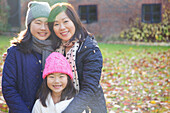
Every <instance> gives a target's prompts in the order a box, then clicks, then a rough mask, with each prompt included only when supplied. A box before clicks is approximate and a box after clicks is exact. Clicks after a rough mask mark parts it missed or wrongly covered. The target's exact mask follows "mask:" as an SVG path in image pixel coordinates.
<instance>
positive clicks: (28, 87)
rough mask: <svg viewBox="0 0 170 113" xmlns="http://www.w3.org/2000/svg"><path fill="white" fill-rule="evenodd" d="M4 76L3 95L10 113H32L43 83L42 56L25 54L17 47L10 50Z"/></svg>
mask: <svg viewBox="0 0 170 113" xmlns="http://www.w3.org/2000/svg"><path fill="white" fill-rule="evenodd" d="M7 53H8V54H7V57H6V60H5V64H4V68H3V76H2V93H3V96H4V98H5V101H6V102H7V105H8V106H9V112H10V113H31V110H32V107H33V104H34V102H35V96H36V92H37V90H38V88H39V86H40V84H41V83H42V80H43V79H42V73H41V64H40V63H39V62H38V61H39V60H40V59H41V55H40V54H38V53H35V55H34V54H24V53H22V52H20V51H19V50H18V47H17V46H13V47H11V48H9V49H8V52H7Z"/></svg>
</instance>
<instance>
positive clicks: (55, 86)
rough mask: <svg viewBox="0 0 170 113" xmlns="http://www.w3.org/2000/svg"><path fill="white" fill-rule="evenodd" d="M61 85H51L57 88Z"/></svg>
mask: <svg viewBox="0 0 170 113" xmlns="http://www.w3.org/2000/svg"><path fill="white" fill-rule="evenodd" d="M61 86H62V85H53V87H54V88H56V89H58V88H61Z"/></svg>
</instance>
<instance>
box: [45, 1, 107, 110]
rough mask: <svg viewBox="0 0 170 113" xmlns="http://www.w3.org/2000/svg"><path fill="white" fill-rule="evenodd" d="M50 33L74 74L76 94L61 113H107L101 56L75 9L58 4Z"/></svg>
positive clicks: (53, 10)
mask: <svg viewBox="0 0 170 113" xmlns="http://www.w3.org/2000/svg"><path fill="white" fill-rule="evenodd" d="M48 22H49V29H50V31H51V33H52V36H53V37H56V40H57V43H56V46H57V50H56V51H58V52H60V53H61V54H63V55H64V56H66V58H67V60H68V61H69V63H70V65H71V67H72V71H73V75H74V76H73V83H74V86H75V88H76V89H77V90H79V93H78V95H76V96H75V97H74V99H73V101H72V102H71V103H70V104H69V105H68V107H67V108H66V109H65V110H64V111H63V112H62V113H81V112H82V111H83V110H84V109H86V108H87V106H88V107H89V108H90V109H91V112H92V113H107V110H106V103H105V98H104V94H103V90H102V87H101V85H100V77H101V71H102V64H103V59H102V54H101V51H100V49H99V47H98V45H97V42H96V41H95V39H94V36H93V35H92V34H90V33H89V32H88V31H87V30H86V29H85V27H84V26H83V24H82V23H81V21H80V19H79V16H78V14H77V13H76V11H75V9H74V8H73V6H72V5H71V4H69V3H57V4H54V5H53V6H52V8H51V12H50V15H49V18H48Z"/></svg>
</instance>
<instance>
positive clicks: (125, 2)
mask: <svg viewBox="0 0 170 113" xmlns="http://www.w3.org/2000/svg"><path fill="white" fill-rule="evenodd" d="M70 3H72V4H73V5H74V7H75V8H76V10H77V11H78V6H79V5H90V4H91V5H97V7H98V22H96V23H92V24H86V27H87V29H88V30H89V31H90V32H92V33H94V34H96V35H102V36H104V37H108V36H111V35H115V34H119V33H120V31H122V30H123V29H126V28H128V25H129V24H130V23H131V22H133V20H134V19H135V18H136V17H139V18H141V6H142V4H144V3H145V4H149V3H162V4H164V5H165V4H166V7H168V5H167V3H169V2H168V0H70ZM169 5H170V4H169Z"/></svg>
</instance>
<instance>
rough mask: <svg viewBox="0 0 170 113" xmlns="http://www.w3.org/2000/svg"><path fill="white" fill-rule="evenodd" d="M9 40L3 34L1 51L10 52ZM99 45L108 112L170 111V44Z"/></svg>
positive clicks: (155, 112) (144, 112)
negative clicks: (8, 48) (7, 50)
mask: <svg viewBox="0 0 170 113" xmlns="http://www.w3.org/2000/svg"><path fill="white" fill-rule="evenodd" d="M9 40H10V38H8V37H4V36H0V54H2V53H3V52H5V51H6V48H7V47H8V46H9ZM99 47H100V49H101V52H102V55H103V71H102V79H101V84H102V86H103V89H104V93H105V97H106V103H107V108H108V113H114V112H115V113H120V112H121V113H125V112H126V113H128V112H129V113H132V112H133V113H135V112H136V113H140V112H143V113H166V112H167V113H168V112H170V111H169V109H170V95H169V94H170V89H169V85H170V79H169V76H170V71H169V70H170V65H169V64H170V47H169V46H135V45H121V44H104V43H99ZM0 59H1V57H0ZM0 61H1V60H0ZM0 64H1V65H2V62H1V63H0ZM1 72H2V69H1V70H0V73H1ZM0 107H1V106H0Z"/></svg>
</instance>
